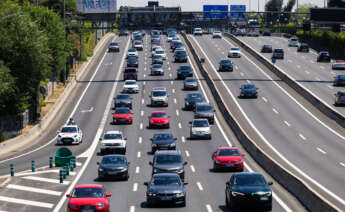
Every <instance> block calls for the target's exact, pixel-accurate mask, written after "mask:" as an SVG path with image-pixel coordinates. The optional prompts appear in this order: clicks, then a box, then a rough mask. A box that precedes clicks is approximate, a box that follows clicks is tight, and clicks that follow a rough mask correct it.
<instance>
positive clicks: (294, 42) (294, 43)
mask: <svg viewBox="0 0 345 212" xmlns="http://www.w3.org/2000/svg"><path fill="white" fill-rule="evenodd" d="M289 47H298V39H297V38H290V39H289Z"/></svg>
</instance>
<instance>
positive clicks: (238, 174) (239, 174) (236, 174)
mask: <svg viewBox="0 0 345 212" xmlns="http://www.w3.org/2000/svg"><path fill="white" fill-rule="evenodd" d="M233 175H234V176H263V175H262V174H261V173H259V172H236V173H234V174H233Z"/></svg>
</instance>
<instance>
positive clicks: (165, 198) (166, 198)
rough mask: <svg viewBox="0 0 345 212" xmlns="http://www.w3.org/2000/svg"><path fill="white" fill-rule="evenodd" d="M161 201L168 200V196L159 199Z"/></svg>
mask: <svg viewBox="0 0 345 212" xmlns="http://www.w3.org/2000/svg"><path fill="white" fill-rule="evenodd" d="M161 200H170V197H168V196H163V197H161Z"/></svg>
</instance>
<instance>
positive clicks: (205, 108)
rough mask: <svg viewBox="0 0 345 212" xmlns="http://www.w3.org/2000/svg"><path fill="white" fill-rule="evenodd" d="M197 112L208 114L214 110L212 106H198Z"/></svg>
mask: <svg viewBox="0 0 345 212" xmlns="http://www.w3.org/2000/svg"><path fill="white" fill-rule="evenodd" d="M195 110H196V112H207V111H211V110H212V106H211V105H198V106H196V108H195Z"/></svg>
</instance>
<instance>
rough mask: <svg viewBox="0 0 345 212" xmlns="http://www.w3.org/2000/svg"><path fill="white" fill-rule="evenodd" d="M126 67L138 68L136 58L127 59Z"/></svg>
mask: <svg viewBox="0 0 345 212" xmlns="http://www.w3.org/2000/svg"><path fill="white" fill-rule="evenodd" d="M127 66H128V67H138V66H139V64H138V58H137V57H134V56H130V57H128V59H127Z"/></svg>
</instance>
